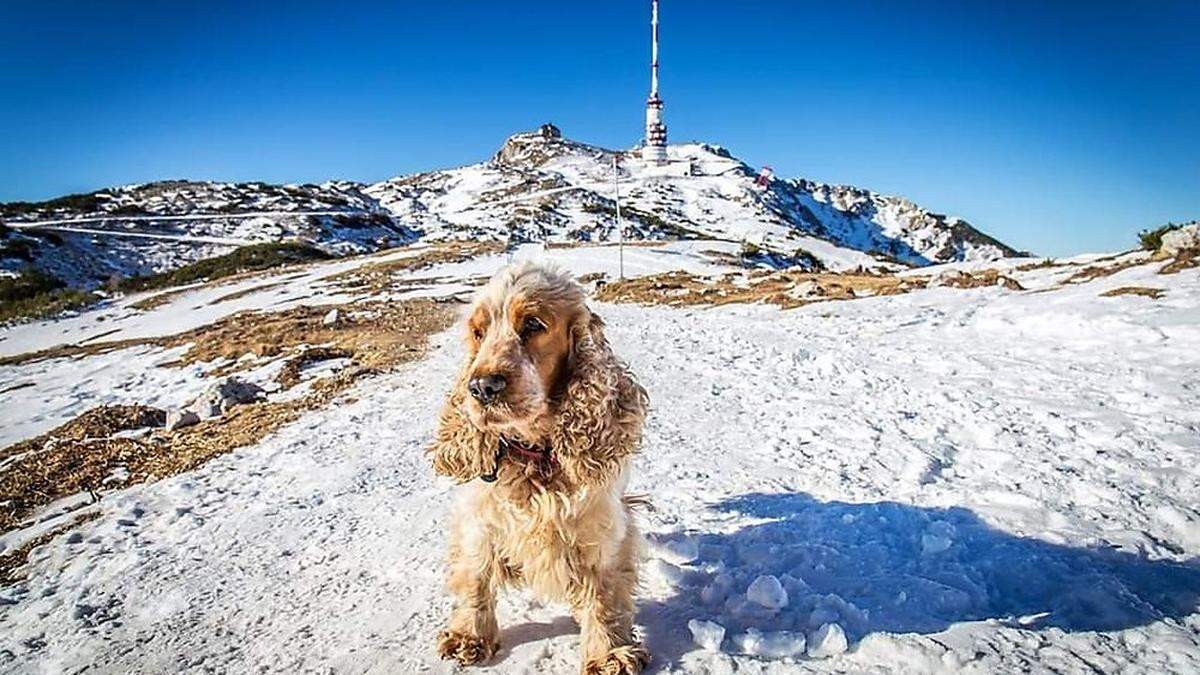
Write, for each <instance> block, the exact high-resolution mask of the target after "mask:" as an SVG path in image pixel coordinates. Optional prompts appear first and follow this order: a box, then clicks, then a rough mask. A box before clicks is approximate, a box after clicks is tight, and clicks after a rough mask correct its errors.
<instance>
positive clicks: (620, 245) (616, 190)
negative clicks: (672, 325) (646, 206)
mask: <svg viewBox="0 0 1200 675" xmlns="http://www.w3.org/2000/svg"><path fill="white" fill-rule="evenodd" d="M613 201H614V202H616V205H617V260H618V263H617V265H618V270H619V275H618V278H619V279H622V280H624V279H625V228H624V227H622V226H621V174H620V173H618V170H617V155H616V153H613Z"/></svg>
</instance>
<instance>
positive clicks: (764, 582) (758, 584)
mask: <svg viewBox="0 0 1200 675" xmlns="http://www.w3.org/2000/svg"><path fill="white" fill-rule="evenodd" d="M746 599H747V600H749V601H751V602H755V603H758V604H759V605H762V606H763V607H766V608H767V609H782V608H784V607H787V604H788V594H787V590H785V589H784V587H783V584H781V583H779V579H777V578H775V577H774V576H772V575H770V574H764V575H762V576H760V577H758V578H757V579H755V580H754V581H753V582H752V583H751V584H750V587H749V588H747V589H746Z"/></svg>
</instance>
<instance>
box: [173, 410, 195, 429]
mask: <svg viewBox="0 0 1200 675" xmlns="http://www.w3.org/2000/svg"><path fill="white" fill-rule="evenodd" d="M199 423H200V416H199V415H197V414H196V411H194V410H186V409H185V410H172V411H171V412H169V413H167V429H170V430H171V431H174V430H176V429H182V428H184V427H190V426H192V425H193V424H199Z"/></svg>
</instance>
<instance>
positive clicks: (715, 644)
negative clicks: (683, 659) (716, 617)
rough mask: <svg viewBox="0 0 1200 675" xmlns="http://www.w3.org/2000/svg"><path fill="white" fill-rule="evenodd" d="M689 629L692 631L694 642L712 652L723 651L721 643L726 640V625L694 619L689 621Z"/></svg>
mask: <svg viewBox="0 0 1200 675" xmlns="http://www.w3.org/2000/svg"><path fill="white" fill-rule="evenodd" d="M687 627H688V630H690V631H692V642H695V643H696V644H697V645H699V646H700V647H701V648H702V649H706V650H708V651H710V652H719V651H721V643H722V642H723V641H724V640H725V627H724V626H722V625H721V624H719V623H714V622H712V621H700V620H698V619H692V620H691V621H688V624H687Z"/></svg>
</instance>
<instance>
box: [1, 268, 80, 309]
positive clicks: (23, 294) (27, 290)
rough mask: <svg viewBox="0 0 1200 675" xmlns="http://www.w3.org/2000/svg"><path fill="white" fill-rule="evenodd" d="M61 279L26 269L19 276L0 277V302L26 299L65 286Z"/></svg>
mask: <svg viewBox="0 0 1200 675" xmlns="http://www.w3.org/2000/svg"><path fill="white" fill-rule="evenodd" d="M65 286H66V284H64V283H63V282H62V281H60V280H58V279H56V278H54V277H52V276H50V275H49V274H45V273H42V272H39V271H37V270H28V271H26V272H23V273H21V275H20V276H15V277H4V278H0V302H14V301H16V300H28V299H29V298H32V297H34V296H35V295H39V294H41V293H49V292H50V291H56V290H58V289H60V288H63V287H65Z"/></svg>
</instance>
